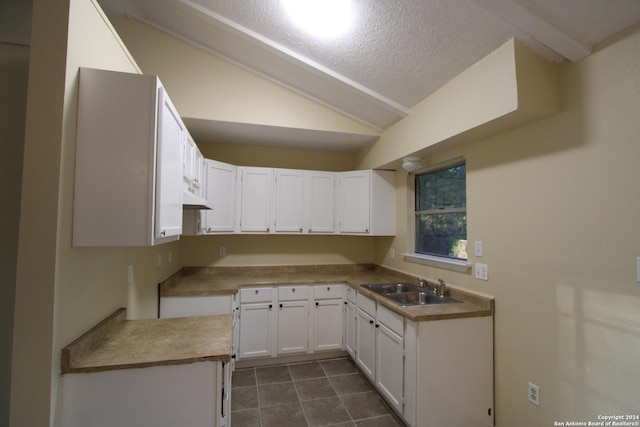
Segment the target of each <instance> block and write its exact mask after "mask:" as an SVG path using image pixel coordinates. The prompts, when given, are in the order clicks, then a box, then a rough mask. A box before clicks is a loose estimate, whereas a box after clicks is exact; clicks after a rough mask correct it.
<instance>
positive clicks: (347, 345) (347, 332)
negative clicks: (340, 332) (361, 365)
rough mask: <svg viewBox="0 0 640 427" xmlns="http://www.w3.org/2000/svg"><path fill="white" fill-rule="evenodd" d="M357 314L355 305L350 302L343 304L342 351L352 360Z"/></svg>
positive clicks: (354, 347) (354, 351) (354, 355)
mask: <svg viewBox="0 0 640 427" xmlns="http://www.w3.org/2000/svg"><path fill="white" fill-rule="evenodd" d="M357 321H358V314H357V311H356V305H355V304H354V303H352V302H351V301H345V302H344V318H343V322H344V349H345V350H346V351H347V353H349V356H351V357H352V358H353V359H354V360H355V358H356V325H357Z"/></svg>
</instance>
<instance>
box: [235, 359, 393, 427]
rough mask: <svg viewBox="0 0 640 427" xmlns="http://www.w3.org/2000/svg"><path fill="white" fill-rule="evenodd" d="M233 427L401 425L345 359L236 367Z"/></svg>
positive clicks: (386, 426)
mask: <svg viewBox="0 0 640 427" xmlns="http://www.w3.org/2000/svg"><path fill="white" fill-rule="evenodd" d="M232 385H233V388H232V394H231V425H232V426H233V427H306V426H310V427H315V426H335V427H355V426H366V427H395V426H402V424H401V423H400V422H399V421H397V420H396V418H395V417H394V416H393V415H392V414H391V411H390V410H389V409H388V408H387V407H386V406H385V404H384V403H383V402H382V399H381V398H380V397H379V396H378V394H377V392H376V391H375V390H374V389H373V388H372V387H371V386H370V385H369V383H368V382H367V381H366V380H365V379H364V377H363V376H362V374H360V372H359V371H358V368H356V366H355V365H354V364H353V362H352V361H351V360H350V359H347V358H341V359H328V360H320V361H313V362H304V363H295V364H294V363H292V364H288V365H279V366H269V367H258V368H247V369H237V370H236V371H235V372H234V373H233V379H232Z"/></svg>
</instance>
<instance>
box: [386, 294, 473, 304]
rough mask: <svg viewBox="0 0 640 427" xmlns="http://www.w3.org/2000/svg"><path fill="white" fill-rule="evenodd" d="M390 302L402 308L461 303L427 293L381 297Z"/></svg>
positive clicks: (453, 299)
mask: <svg viewBox="0 0 640 427" xmlns="http://www.w3.org/2000/svg"><path fill="white" fill-rule="evenodd" d="M383 296H384V297H385V298H388V299H390V300H392V301H395V302H397V303H398V304H400V305H402V306H403V307H404V306H409V305H435V304H455V303H461V302H462V301H460V300H457V299H455V298H451V297H447V296H444V297H441V296H438V295H435V294H432V293H427V292H404V293H401V294H386V295H383Z"/></svg>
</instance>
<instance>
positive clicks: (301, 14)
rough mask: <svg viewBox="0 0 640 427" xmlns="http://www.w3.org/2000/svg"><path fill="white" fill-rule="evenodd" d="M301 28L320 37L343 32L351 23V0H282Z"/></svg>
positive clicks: (332, 35)
mask: <svg viewBox="0 0 640 427" xmlns="http://www.w3.org/2000/svg"><path fill="white" fill-rule="evenodd" d="M282 2H283V4H284V7H285V9H286V10H287V13H288V14H289V16H290V17H291V19H293V22H295V24H296V25H298V26H299V27H300V28H302V29H304V30H305V31H308V32H309V33H311V34H314V35H316V36H318V37H323V38H329V37H335V36H338V35H340V34H341V33H343V32H344V31H346V30H347V28H349V26H350V25H351V0H282Z"/></svg>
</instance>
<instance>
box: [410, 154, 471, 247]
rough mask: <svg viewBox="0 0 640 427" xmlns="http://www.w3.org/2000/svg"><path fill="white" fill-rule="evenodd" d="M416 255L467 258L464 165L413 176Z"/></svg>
mask: <svg viewBox="0 0 640 427" xmlns="http://www.w3.org/2000/svg"><path fill="white" fill-rule="evenodd" d="M415 189H416V191H415V194H416V211H415V215H416V253H419V254H426V255H436V256H444V257H449V258H456V259H467V190H466V166H465V164H464V163H462V164H458V165H455V166H452V167H448V168H446V169H440V170H436V171H432V172H427V173H423V174H418V175H416V182H415Z"/></svg>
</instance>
